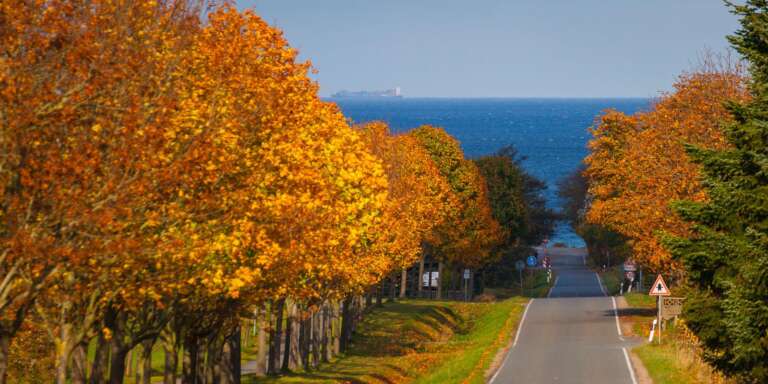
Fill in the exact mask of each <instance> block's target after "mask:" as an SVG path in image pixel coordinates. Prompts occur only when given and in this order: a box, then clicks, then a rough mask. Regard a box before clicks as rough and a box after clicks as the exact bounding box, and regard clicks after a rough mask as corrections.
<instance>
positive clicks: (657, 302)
mask: <svg viewBox="0 0 768 384" xmlns="http://www.w3.org/2000/svg"><path fill="white" fill-rule="evenodd" d="M656 304H657V305H658V306H659V310H658V314H657V315H658V319H659V344H661V296H656Z"/></svg>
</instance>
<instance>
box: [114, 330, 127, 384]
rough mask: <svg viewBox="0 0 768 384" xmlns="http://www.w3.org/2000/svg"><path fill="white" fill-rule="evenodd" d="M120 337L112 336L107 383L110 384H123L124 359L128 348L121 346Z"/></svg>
mask: <svg viewBox="0 0 768 384" xmlns="http://www.w3.org/2000/svg"><path fill="white" fill-rule="evenodd" d="M121 338H122V335H113V336H112V343H111V344H112V345H111V350H110V353H109V355H110V356H109V357H110V363H109V383H110V384H123V378H124V377H125V357H126V356H127V355H128V352H129V350H128V348H126V347H125V345H123V343H122V341H120V339H121Z"/></svg>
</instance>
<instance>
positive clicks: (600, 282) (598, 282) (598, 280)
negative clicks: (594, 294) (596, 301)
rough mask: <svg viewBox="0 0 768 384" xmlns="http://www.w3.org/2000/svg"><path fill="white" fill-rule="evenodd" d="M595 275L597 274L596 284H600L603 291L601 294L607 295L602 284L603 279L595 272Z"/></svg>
mask: <svg viewBox="0 0 768 384" xmlns="http://www.w3.org/2000/svg"><path fill="white" fill-rule="evenodd" d="M595 276H597V284H598V285H599V286H600V290H601V291H603V296H608V292H607V291H606V290H605V287H604V286H603V279H601V278H600V274H599V273H597V272H595Z"/></svg>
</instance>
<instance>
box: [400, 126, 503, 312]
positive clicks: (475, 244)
mask: <svg viewBox="0 0 768 384" xmlns="http://www.w3.org/2000/svg"><path fill="white" fill-rule="evenodd" d="M409 134H410V135H412V136H413V137H414V138H416V139H417V140H418V141H419V142H420V143H421V145H422V146H424V148H425V149H426V151H427V152H428V153H429V155H430V156H431V158H432V160H433V161H434V162H435V164H436V165H437V168H438V169H439V170H440V174H441V175H442V176H443V177H445V178H446V179H447V181H448V184H449V185H450V186H451V189H452V190H453V192H454V193H455V194H456V196H457V198H458V202H459V204H458V206H457V209H456V210H455V211H452V212H449V213H448V214H449V218H448V220H447V221H446V223H445V224H443V225H442V226H440V227H439V228H438V229H437V236H436V239H435V240H436V241H435V243H434V249H435V253H436V256H437V257H438V260H440V262H441V263H440V264H439V265H440V269H442V263H443V262H448V263H451V264H454V265H463V266H468V267H479V266H481V265H482V264H483V263H485V262H487V261H489V258H490V257H491V250H492V248H493V247H494V246H495V245H497V244H499V243H500V242H501V241H503V239H504V233H503V232H502V231H501V227H500V226H499V223H498V222H497V221H496V220H495V219H494V218H493V215H492V211H491V207H490V203H489V200H488V189H487V188H488V187H487V185H486V183H485V179H483V176H482V175H481V173H480V171H479V170H478V168H477V165H475V163H473V162H472V161H470V160H467V159H465V158H464V154H463V152H462V150H461V148H460V147H459V142H458V141H457V140H456V139H454V138H453V137H451V136H450V135H448V133H446V132H445V131H444V130H443V129H440V128H436V127H431V126H422V127H419V128H416V129H414V130H413V131H411V132H410V133H409ZM440 272H442V270H440V271H439V272H438V273H439V275H438V276H440V275H442V273H440ZM439 294H440V283H438V297H439Z"/></svg>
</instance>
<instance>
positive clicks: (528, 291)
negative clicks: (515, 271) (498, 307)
mask: <svg viewBox="0 0 768 384" xmlns="http://www.w3.org/2000/svg"><path fill="white" fill-rule="evenodd" d="M515 277H517V275H515ZM515 281H516V283H515V284H514V285H513V286H512V287H508V288H486V289H485V293H486V294H490V295H493V296H494V297H496V298H498V299H509V298H512V297H519V296H524V297H544V296H546V295H547V293H548V292H549V288H550V287H551V286H552V284H553V283H554V282H555V274H554V273H553V274H552V281H550V282H549V283H547V272H546V271H545V270H543V269H537V270H535V271H534V272H533V274H532V275H529V273H528V272H526V273H525V276H524V277H523V290H522V292H521V291H520V285H519V282H518V281H519V280H518V279H515Z"/></svg>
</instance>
